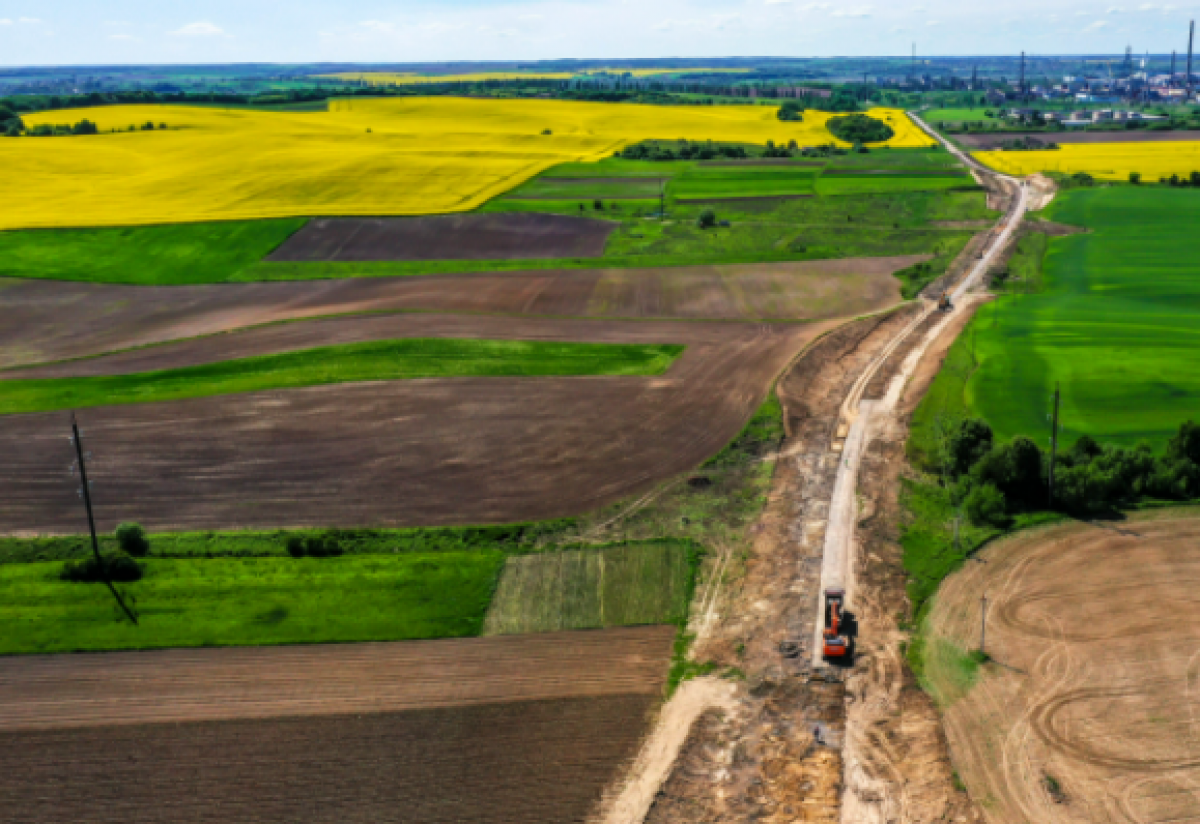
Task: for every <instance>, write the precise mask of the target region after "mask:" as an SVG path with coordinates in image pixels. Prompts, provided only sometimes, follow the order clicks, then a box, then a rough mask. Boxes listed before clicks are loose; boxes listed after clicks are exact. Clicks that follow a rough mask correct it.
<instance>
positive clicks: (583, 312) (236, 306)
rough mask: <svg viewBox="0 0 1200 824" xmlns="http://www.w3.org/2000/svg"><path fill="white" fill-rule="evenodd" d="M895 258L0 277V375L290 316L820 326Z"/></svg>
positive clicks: (911, 259)
mask: <svg viewBox="0 0 1200 824" xmlns="http://www.w3.org/2000/svg"><path fill="white" fill-rule="evenodd" d="M925 259H926V256H919V255H905V256H897V257H878V258H846V259H843V260H814V261H801V262H783V263H752V264H730V265H717V266H683V267H666V268H647V269H579V270H546V271H536V272H535V271H529V272H504V273H482V274H467V275H435V276H429V277H397V278H360V279H346V280H314V281H284V282H275V283H221V284H205V285H196V286H172V287H169V288H160V287H152V286H127V285H118V284H96V283H75V282H68V281H62V282H58V281H44V280H20V279H0V304H2V305H3V306H4V314H5V323H3V324H0V368H5V367H10V366H16V365H19V364H28V363H39V362H45V361H53V360H60V359H63V358H75V357H81V356H84V355H92V354H96V353H100V352H107V351H113V350H116V349H122V348H126V347H130V346H141V345H145V344H149V343H159V342H162V341H168V340H175V339H178V338H186V337H192V336H196V335H208V334H213V333H215V332H224V331H228V330H230V329H236V328H239V327H245V326H252V325H255V324H261V323H271V322H274V321H280V320H289V319H294V318H312V317H317V316H320V315H333V314H340V313H351V312H372V311H386V310H397V309H421V310H426V311H442V312H472V313H483V314H487V313H495V314H513V315H534V316H538V315H540V316H579V317H596V318H647V319H649V318H664V319H670V318H678V319H684V320H701V319H712V320H755V321H757V320H768V319H770V320H823V319H830V318H838V317H847V316H855V315H861V314H866V313H869V312H875V311H879V310H881V309H884V308H886V307H888V306H892V305H894V304H895V303H897V302H898V301H899V300H900V289H899V281H897V280H896V279H895V278H894V277H892V272H894V271H896V270H897V269H902V268H905V267H907V266H911V265H913V264H914V263H917V262H920V261H922V260H925Z"/></svg>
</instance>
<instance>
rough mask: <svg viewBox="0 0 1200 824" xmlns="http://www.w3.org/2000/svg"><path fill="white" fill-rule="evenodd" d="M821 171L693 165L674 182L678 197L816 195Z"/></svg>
mask: <svg viewBox="0 0 1200 824" xmlns="http://www.w3.org/2000/svg"><path fill="white" fill-rule="evenodd" d="M819 171H820V169H814V168H807V167H803V166H742V167H737V166H692V167H691V168H689V169H687V170H686V171H684V172H683V173H682V174H680V175H678V176H677V177H675V178H674V179H673V180H672V181H671V185H670V187H669V194H670V195H671V196H672V197H676V198H693V199H694V198H721V197H775V196H778V195H802V194H812V191H813V180H814V179H815V178H816V174H817V172H819Z"/></svg>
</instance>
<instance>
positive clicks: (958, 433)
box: [946, 418, 992, 478]
mask: <svg viewBox="0 0 1200 824" xmlns="http://www.w3.org/2000/svg"><path fill="white" fill-rule="evenodd" d="M946 451H947V453H948V454H947V455H946V460H947V463H948V464H949V465H948V466H947V467H946V469H947V471H948V472H949V473H950V475H951V476H952V477H955V478H957V477H959V476H961V475H965V474H967V473H968V472H970V471H971V467H973V466H975V464H977V463H979V461H980V460H981V459H982V458H983V456H985V455H987V454H988V453H989V452H991V451H992V427H991V426H989V425H988V422H987V421H985V420H983V419H982V418H967V419H965V420H963V421H961V422H959V424H958V426H957V427H956V428H955V429H954V431H953V432H951V433H950V438H949V442H948V443H947V444H946Z"/></svg>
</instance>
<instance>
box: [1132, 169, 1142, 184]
mask: <svg viewBox="0 0 1200 824" xmlns="http://www.w3.org/2000/svg"><path fill="white" fill-rule="evenodd" d="M1129 182H1130V183H1132V184H1133V185H1134V186H1136V185H1138V184H1139V183H1141V182H1142V176H1141V175H1140V174H1138V173H1137V172H1130V173H1129Z"/></svg>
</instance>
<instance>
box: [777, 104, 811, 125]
mask: <svg viewBox="0 0 1200 824" xmlns="http://www.w3.org/2000/svg"><path fill="white" fill-rule="evenodd" d="M775 116H776V117H778V118H779V119H780V120H782V121H784V122H793V123H796V122H799V121H802V120H804V107H803V106H801V105H800V104H799V103H797V102H796V101H795V100H788V101H787V102H785V103H784V104H783V105H782V106H780V107H779V111H777V112H776V113H775Z"/></svg>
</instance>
